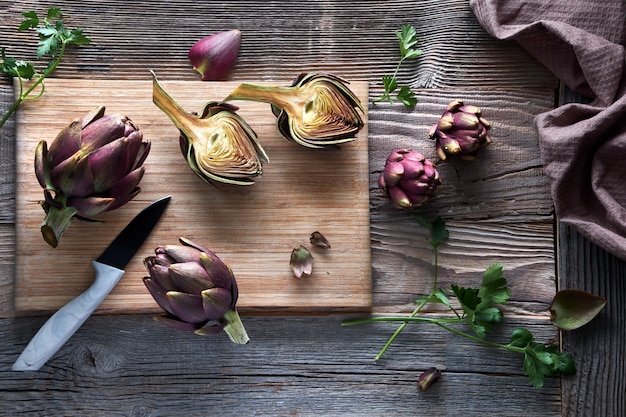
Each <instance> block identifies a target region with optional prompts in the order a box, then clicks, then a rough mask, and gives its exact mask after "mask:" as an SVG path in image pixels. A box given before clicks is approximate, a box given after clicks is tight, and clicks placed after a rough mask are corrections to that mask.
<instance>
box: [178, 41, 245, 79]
mask: <svg viewBox="0 0 626 417" xmlns="http://www.w3.org/2000/svg"><path fill="white" fill-rule="evenodd" d="M240 45H241V31H239V30H237V29H234V30H229V31H226V32H218V33H215V34H213V35H210V36H206V37H204V38H202V39H200V40H199V41H198V42H196V43H195V44H194V45H193V46H192V47H191V49H189V53H188V54H187V57H188V58H189V60H190V61H191V64H192V65H193V69H194V70H196V71H198V72H199V73H200V75H201V76H202V81H223V80H226V79H227V78H228V76H229V75H230V73H231V71H232V70H233V68H234V66H235V63H236V62H237V55H239V47H240Z"/></svg>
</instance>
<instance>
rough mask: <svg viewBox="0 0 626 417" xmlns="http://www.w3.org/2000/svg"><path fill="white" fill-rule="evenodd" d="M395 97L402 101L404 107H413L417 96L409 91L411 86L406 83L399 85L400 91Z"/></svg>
mask: <svg viewBox="0 0 626 417" xmlns="http://www.w3.org/2000/svg"><path fill="white" fill-rule="evenodd" d="M396 98H397V99H398V100H400V101H401V102H402V104H404V105H405V106H406V107H415V105H416V104H417V96H416V95H415V93H414V92H413V91H411V87H409V86H408V85H403V86H402V87H400V91H398V94H397V95H396Z"/></svg>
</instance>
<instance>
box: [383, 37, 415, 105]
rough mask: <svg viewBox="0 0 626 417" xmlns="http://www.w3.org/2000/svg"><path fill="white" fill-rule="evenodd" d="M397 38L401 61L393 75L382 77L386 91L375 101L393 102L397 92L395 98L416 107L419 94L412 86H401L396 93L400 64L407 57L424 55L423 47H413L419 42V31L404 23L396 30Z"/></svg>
mask: <svg viewBox="0 0 626 417" xmlns="http://www.w3.org/2000/svg"><path fill="white" fill-rule="evenodd" d="M396 38H398V44H399V47H400V61H399V62H398V65H397V66H396V69H395V71H394V73H393V75H385V76H383V77H382V82H383V86H384V88H385V91H384V92H383V94H382V95H381V96H380V97H379V98H378V99H376V100H374V101H373V102H374V103H377V102H380V101H383V100H387V101H389V103H393V98H394V96H393V95H394V94H395V98H396V99H397V100H399V101H400V102H401V103H402V104H404V105H405V106H406V107H409V108H411V107H415V105H416V104H417V96H416V95H415V93H413V91H411V87H409V86H407V85H403V86H400V90H399V91H398V92H397V93H396V90H397V89H398V81H397V76H398V71H399V70H400V66H401V65H402V63H403V62H404V61H405V60H407V59H415V58H417V57H419V56H420V55H422V50H421V49H414V48H413V47H414V46H415V45H416V44H417V33H416V31H415V28H414V27H413V26H411V25H404V26H402V28H401V29H400V30H399V31H397V32H396Z"/></svg>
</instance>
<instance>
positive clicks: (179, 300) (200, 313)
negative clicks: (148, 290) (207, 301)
mask: <svg viewBox="0 0 626 417" xmlns="http://www.w3.org/2000/svg"><path fill="white" fill-rule="evenodd" d="M165 296H166V297H167V299H168V300H169V302H170V308H171V309H172V314H174V315H175V316H176V317H178V318H179V319H180V320H182V321H184V322H187V323H203V322H205V321H206V320H207V318H206V315H205V314H204V308H203V306H202V304H203V301H202V297H201V296H199V295H196V294H188V293H184V292H179V291H168V292H167V293H166V294H165Z"/></svg>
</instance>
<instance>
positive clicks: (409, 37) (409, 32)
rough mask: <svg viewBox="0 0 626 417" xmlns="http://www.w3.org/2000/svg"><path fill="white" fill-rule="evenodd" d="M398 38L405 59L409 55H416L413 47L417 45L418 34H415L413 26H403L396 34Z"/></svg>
mask: <svg viewBox="0 0 626 417" xmlns="http://www.w3.org/2000/svg"><path fill="white" fill-rule="evenodd" d="M396 37H397V38H398V41H399V44H400V54H401V55H402V57H403V58H404V57H406V56H408V55H409V54H413V53H415V51H414V50H413V46H414V45H415V44H416V43H417V33H416V32H415V28H414V27H413V26H410V25H404V26H402V28H401V29H400V30H399V31H398V32H396Z"/></svg>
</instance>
